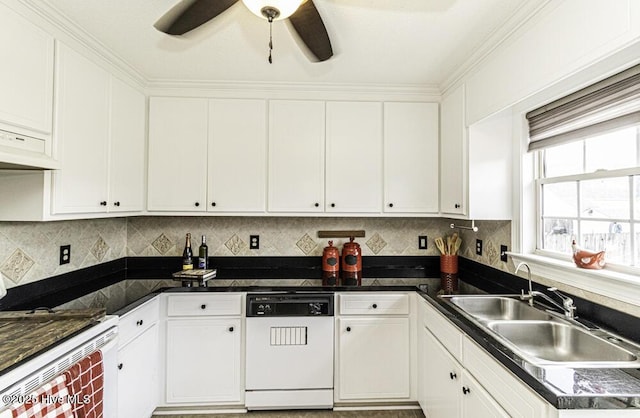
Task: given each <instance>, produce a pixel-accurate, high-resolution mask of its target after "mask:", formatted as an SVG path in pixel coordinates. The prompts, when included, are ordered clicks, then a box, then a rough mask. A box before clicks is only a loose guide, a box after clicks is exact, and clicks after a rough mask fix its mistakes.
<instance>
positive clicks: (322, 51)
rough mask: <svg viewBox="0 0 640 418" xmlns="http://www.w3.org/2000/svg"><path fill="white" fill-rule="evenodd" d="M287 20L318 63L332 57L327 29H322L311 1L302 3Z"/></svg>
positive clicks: (318, 14) (322, 24)
mask: <svg viewBox="0 0 640 418" xmlns="http://www.w3.org/2000/svg"><path fill="white" fill-rule="evenodd" d="M289 20H290V21H291V24H292V25H293V28H294V29H295V30H296V32H298V35H300V38H301V39H302V41H303V42H304V43H305V45H307V47H308V48H309V50H310V51H311V53H312V54H313V55H315V56H316V58H318V60H319V61H326V60H328V59H329V58H331V57H332V56H333V49H332V48H331V40H329V34H328V33H327V28H325V27H324V23H323V22H322V18H321V17H320V13H318V9H316V6H315V4H313V1H312V0H307V1H306V2H304V3H303V4H302V5H301V6H300V7H299V8H298V10H296V12H295V13H294V14H292V15H291V16H290V17H289Z"/></svg>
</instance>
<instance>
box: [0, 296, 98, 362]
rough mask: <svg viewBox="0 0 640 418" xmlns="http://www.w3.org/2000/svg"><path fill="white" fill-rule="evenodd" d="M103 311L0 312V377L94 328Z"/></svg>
mask: <svg viewBox="0 0 640 418" xmlns="http://www.w3.org/2000/svg"><path fill="white" fill-rule="evenodd" d="M104 316H105V310H104V309H100V308H97V309H81V310H62V311H55V312H54V311H35V312H34V311H13V312H0V336H1V338H2V344H0V374H3V373H6V372H7V371H9V370H10V369H12V368H13V367H15V366H17V365H18V364H21V363H22V362H23V361H25V360H28V359H30V358H31V357H33V356H34V355H37V354H39V353H41V352H43V351H44V350H48V349H49V348H51V347H53V346H55V345H56V344H58V343H60V342H62V341H65V340H67V339H68V338H71V337H73V336H75V335H77V334H78V333H79V332H81V331H83V330H85V329H86V328H87V327H90V326H92V325H94V324H96V321H97V320H99V319H100V318H102V317H104Z"/></svg>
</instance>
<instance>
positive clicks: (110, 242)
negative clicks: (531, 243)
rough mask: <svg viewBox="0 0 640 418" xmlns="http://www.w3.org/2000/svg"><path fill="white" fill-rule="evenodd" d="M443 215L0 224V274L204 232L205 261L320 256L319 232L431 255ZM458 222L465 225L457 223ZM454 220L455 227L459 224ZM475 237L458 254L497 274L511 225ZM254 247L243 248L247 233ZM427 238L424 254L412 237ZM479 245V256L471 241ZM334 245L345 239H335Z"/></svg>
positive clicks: (35, 271) (161, 244)
mask: <svg viewBox="0 0 640 418" xmlns="http://www.w3.org/2000/svg"><path fill="white" fill-rule="evenodd" d="M451 222H452V221H451V220H449V219H444V218H318V217H309V218H299V217H159V216H143V217H131V218H110V219H93V220H75V221H56V222H0V271H2V273H3V275H4V276H5V278H6V281H7V283H6V285H7V287H9V288H10V287H14V286H17V285H21V284H26V283H29V282H33V281H37V280H41V279H44V278H47V277H50V276H54V275H57V274H61V273H66V272H69V271H72V270H76V269H79V268H83V267H88V266H92V265H95V264H99V263H102V262H106V261H110V260H114V259H117V258H120V257H125V256H179V255H181V254H182V250H183V248H184V239H185V234H186V233H187V232H190V233H191V235H192V237H193V238H192V246H193V249H194V252H195V251H197V247H198V246H199V245H200V236H201V235H206V237H207V245H208V246H209V255H210V256H214V257H215V256H233V255H236V256H321V255H322V251H323V248H324V247H325V246H326V245H327V241H328V239H320V238H318V234H317V233H318V231H319V230H365V231H366V236H365V237H363V238H357V239H356V241H357V242H358V243H360V246H361V247H362V253H363V255H365V256H374V255H380V256H393V255H410V256H416V255H437V254H439V253H438V250H437V249H436V247H435V244H434V243H433V239H434V238H435V237H439V236H443V235H445V234H447V235H449V234H451V233H452V230H451V229H450V227H449V225H450V223H451ZM460 222H461V223H462V224H463V225H465V224H467V223H468V222H465V221H460ZM457 223H458V222H457ZM476 225H477V226H478V227H479V231H478V232H477V233H473V232H470V231H463V230H459V232H460V233H461V236H462V237H463V246H462V248H461V250H460V253H461V254H462V255H463V256H465V257H467V258H471V259H473V260H475V261H478V262H481V263H483V264H489V265H491V266H493V267H496V268H498V269H502V270H508V268H509V266H507V264H506V263H503V262H501V261H500V259H499V254H498V252H499V248H500V245H501V244H506V245H508V246H509V247H511V222H510V221H483V222H476ZM250 235H259V236H260V248H259V249H257V250H252V249H249V236H250ZM419 235H426V236H427V237H428V246H427V249H426V250H420V249H418V236H419ZM476 238H479V239H482V240H483V243H484V252H483V255H482V256H477V255H476V254H475V239H476ZM333 241H334V245H335V246H337V247H338V248H341V247H342V244H343V243H344V242H346V241H348V239H344V238H337V239H334V240H333ZM67 244H70V245H71V261H70V263H69V264H65V265H60V263H59V251H60V246H61V245H67Z"/></svg>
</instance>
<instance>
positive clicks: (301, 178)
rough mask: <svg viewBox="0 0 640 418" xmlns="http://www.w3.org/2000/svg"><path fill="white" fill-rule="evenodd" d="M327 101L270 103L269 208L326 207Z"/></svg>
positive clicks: (313, 209) (303, 209)
mask: <svg viewBox="0 0 640 418" xmlns="http://www.w3.org/2000/svg"><path fill="white" fill-rule="evenodd" d="M324 123H325V112H324V102H314V101H291V100H272V101H270V102H269V211H271V212H322V211H323V210H324Z"/></svg>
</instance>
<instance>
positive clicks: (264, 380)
mask: <svg viewBox="0 0 640 418" xmlns="http://www.w3.org/2000/svg"><path fill="white" fill-rule="evenodd" d="M333 300H334V295H333V293H328V292H317V293H313V292H305V293H298V292H292V293H268V294H265V293H249V294H247V327H246V328H247V332H246V344H247V355H246V394H245V402H246V407H247V409H250V410H251V409H331V408H333V347H334V344H333V338H334V330H333V328H334V320H333V313H334V303H333Z"/></svg>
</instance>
